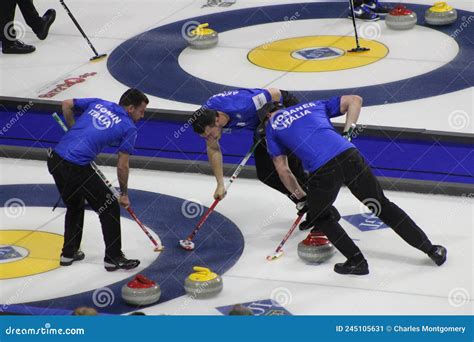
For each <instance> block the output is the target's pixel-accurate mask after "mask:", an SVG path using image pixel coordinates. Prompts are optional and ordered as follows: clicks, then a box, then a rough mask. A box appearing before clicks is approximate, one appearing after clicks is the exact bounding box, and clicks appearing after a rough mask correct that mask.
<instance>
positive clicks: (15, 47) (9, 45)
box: [2, 40, 36, 55]
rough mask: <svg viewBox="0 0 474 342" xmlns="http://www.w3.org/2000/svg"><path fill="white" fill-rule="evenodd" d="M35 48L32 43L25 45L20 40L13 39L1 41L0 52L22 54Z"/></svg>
mask: <svg viewBox="0 0 474 342" xmlns="http://www.w3.org/2000/svg"><path fill="white" fill-rule="evenodd" d="M35 50H36V48H35V47H34V46H33V45H27V44H25V43H23V42H22V41H21V40H15V41H13V42H5V41H4V42H3V43H2V52H3V53H5V54H17V55H24V54H27V53H32V52H34V51H35Z"/></svg>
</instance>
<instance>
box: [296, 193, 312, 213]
mask: <svg viewBox="0 0 474 342" xmlns="http://www.w3.org/2000/svg"><path fill="white" fill-rule="evenodd" d="M308 209H309V208H308V201H307V200H306V196H304V197H301V198H300V199H299V200H298V202H297V203H296V210H298V216H301V215H303V214H305V213H307V212H308Z"/></svg>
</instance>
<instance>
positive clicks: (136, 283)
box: [122, 274, 161, 305]
mask: <svg viewBox="0 0 474 342" xmlns="http://www.w3.org/2000/svg"><path fill="white" fill-rule="evenodd" d="M160 296H161V289H160V286H159V285H158V284H157V283H155V282H154V281H153V280H151V279H148V278H147V277H145V276H144V275H141V274H137V275H136V276H135V278H134V279H133V280H132V281H130V282H128V283H127V284H125V285H124V286H122V298H123V300H124V301H125V302H127V303H128V304H132V305H148V304H153V303H156V302H157V301H158V300H159V299H160Z"/></svg>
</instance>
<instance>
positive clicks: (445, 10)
mask: <svg viewBox="0 0 474 342" xmlns="http://www.w3.org/2000/svg"><path fill="white" fill-rule="evenodd" d="M457 19H458V12H457V11H456V10H455V9H454V8H452V7H451V6H449V5H448V4H447V3H446V2H435V4H434V6H433V7H430V8H428V9H427V10H426V12H425V21H426V23H427V24H429V25H434V26H442V25H450V24H452V23H454V22H455V21H456V20H457Z"/></svg>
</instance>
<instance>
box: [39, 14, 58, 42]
mask: <svg viewBox="0 0 474 342" xmlns="http://www.w3.org/2000/svg"><path fill="white" fill-rule="evenodd" d="M41 20H42V21H43V27H42V28H41V31H39V32H38V33H37V34H36V36H37V37H38V39H40V40H45V39H46V37H47V36H48V33H49V28H50V27H51V25H52V24H53V23H54V20H56V11H55V10H54V9H49V10H47V11H46V13H45V14H44V15H43V17H42V18H41Z"/></svg>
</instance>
